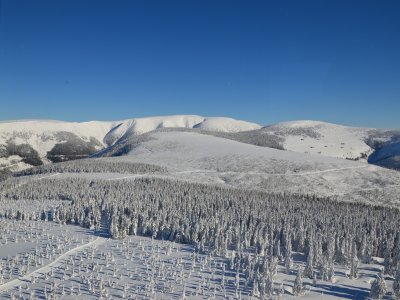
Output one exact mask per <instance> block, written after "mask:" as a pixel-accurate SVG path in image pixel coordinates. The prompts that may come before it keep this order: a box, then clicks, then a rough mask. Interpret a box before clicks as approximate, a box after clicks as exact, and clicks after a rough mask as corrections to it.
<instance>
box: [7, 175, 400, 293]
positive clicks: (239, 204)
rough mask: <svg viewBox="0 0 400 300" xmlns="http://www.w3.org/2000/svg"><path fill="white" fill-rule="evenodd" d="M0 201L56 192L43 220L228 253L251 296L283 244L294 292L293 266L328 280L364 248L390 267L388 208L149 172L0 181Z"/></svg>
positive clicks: (392, 242) (397, 261)
mask: <svg viewBox="0 0 400 300" xmlns="http://www.w3.org/2000/svg"><path fill="white" fill-rule="evenodd" d="M1 199H3V200H2V201H4V200H6V199H13V200H16V201H18V200H20V199H25V200H29V199H31V200H35V199H50V200H51V199H53V200H57V201H59V200H64V201H62V202H61V203H62V204H61V205H59V206H58V207H56V208H53V209H52V211H51V213H50V215H51V217H50V219H51V220H54V221H58V222H63V223H64V222H65V223H71V224H79V225H81V226H83V227H92V228H99V227H100V225H101V224H104V223H106V224H107V225H106V226H107V227H108V228H109V231H110V234H111V235H112V237H113V238H117V239H118V238H124V237H125V236H127V235H142V236H150V237H153V238H157V239H165V240H170V241H175V242H180V243H189V244H193V245H195V246H196V248H197V249H198V250H199V251H200V252H202V253H209V254H211V255H219V256H223V257H228V258H230V259H231V265H232V268H233V269H235V270H238V271H240V272H243V273H245V275H246V278H247V281H248V284H249V285H250V286H253V288H254V295H268V293H269V292H270V289H269V286H271V283H272V282H273V275H274V273H275V272H276V264H277V262H278V261H285V262H286V263H287V264H288V269H289V271H290V268H291V262H290V260H291V255H292V251H296V252H303V253H305V254H306V255H307V264H306V266H305V270H304V272H303V271H301V274H300V275H299V276H298V277H299V278H298V280H297V283H298V292H299V293H300V294H301V293H302V289H301V277H302V275H303V274H304V275H305V276H307V277H310V278H314V276H315V273H316V272H318V274H319V277H320V278H321V279H322V280H331V279H332V277H333V274H334V263H335V262H336V263H340V264H343V265H348V267H349V269H350V276H351V277H353V278H355V277H357V267H358V261H359V260H361V261H363V262H368V261H369V260H370V259H371V257H372V256H379V257H385V273H387V274H394V273H395V272H396V270H398V269H399V268H400V233H399V231H398V228H400V218H399V210H398V209H397V208H391V207H377V206H371V205H364V204H361V203H343V202H341V203H340V204H339V203H338V202H336V201H334V200H332V199H328V198H316V197H314V196H305V195H293V194H285V193H279V194H274V193H266V192H261V191H249V190H241V189H232V188H225V187H220V186H210V185H202V184H194V183H189V182H178V181H173V180H169V179H161V178H152V177H150V178H139V179H136V180H134V181H133V180H130V181H113V182H112V181H106V180H85V179H78V178H69V179H63V180H60V179H56V180H54V179H43V180H40V181H34V182H26V183H24V184H23V185H20V186H18V187H16V186H13V185H12V183H10V182H5V183H3V186H2V188H1V193H0V200H1ZM18 209H22V208H18ZM18 209H17V210H18ZM21 214H22V212H21ZM44 215H45V216H46V213H45V214H44Z"/></svg>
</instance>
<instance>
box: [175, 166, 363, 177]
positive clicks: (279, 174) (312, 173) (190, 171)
mask: <svg viewBox="0 0 400 300" xmlns="http://www.w3.org/2000/svg"><path fill="white" fill-rule="evenodd" d="M367 167H369V165H362V166H356V167H344V168H332V169H325V170H318V171H309V172H302V173H300V172H299V173H295V172H294V173H267V172H236V171H226V172H218V171H216V170H202V169H195V170H185V171H179V172H173V173H171V174H190V173H220V174H229V173H232V174H235V173H243V174H251V175H269V176H305V175H314V174H321V173H329V172H337V171H345V170H352V169H364V168H367Z"/></svg>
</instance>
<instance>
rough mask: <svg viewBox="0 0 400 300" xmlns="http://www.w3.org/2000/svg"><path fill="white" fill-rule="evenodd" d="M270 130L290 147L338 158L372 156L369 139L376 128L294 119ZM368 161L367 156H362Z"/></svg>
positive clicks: (285, 146) (303, 151)
mask: <svg viewBox="0 0 400 300" xmlns="http://www.w3.org/2000/svg"><path fill="white" fill-rule="evenodd" d="M267 130H268V131H270V132H273V133H275V134H278V135H280V136H282V137H283V138H284V139H285V142H284V148H285V149H286V150H290V151H295V152H301V153H312V154H320V155H325V156H331V157H338V158H349V159H356V158H358V159H360V158H361V156H362V155H366V156H368V155H369V154H371V153H372V151H373V149H372V148H371V147H369V146H368V145H367V144H366V143H365V138H366V137H367V135H368V132H369V131H370V130H372V129H369V128H357V127H348V126H342V125H336V124H331V123H326V122H319V121H309V120H303V121H291V122H283V123H278V124H276V125H272V126H269V127H267ZM301 130H310V131H313V132H315V133H316V135H317V136H315V137H314V136H313V137H310V136H307V135H306V134H301ZM361 160H362V161H364V162H366V159H361Z"/></svg>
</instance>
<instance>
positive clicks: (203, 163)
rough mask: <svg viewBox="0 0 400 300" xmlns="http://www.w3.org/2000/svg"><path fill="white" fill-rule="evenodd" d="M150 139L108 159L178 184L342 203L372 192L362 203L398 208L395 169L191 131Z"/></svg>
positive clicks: (154, 135) (399, 178) (398, 177)
mask: <svg viewBox="0 0 400 300" xmlns="http://www.w3.org/2000/svg"><path fill="white" fill-rule="evenodd" d="M151 137H152V139H151V140H149V141H147V142H143V143H142V144H141V145H139V146H138V147H136V148H135V149H133V150H132V151H131V152H130V153H129V154H128V155H127V156H121V157H115V158H113V159H116V160H120V161H127V162H128V161H129V162H142V163H150V164H155V165H160V166H163V167H167V168H168V169H169V171H170V173H169V176H173V177H174V178H177V179H180V180H191V181H196V182H203V183H214V184H228V185H231V186H234V187H243V188H253V189H254V188H255V189H262V190H268V191H276V192H278V191H279V192H280V191H287V192H296V193H308V194H317V195H321V196H324V195H330V196H332V195H336V196H338V197H340V198H341V199H342V200H355V199H356V200H359V198H362V197H359V196H358V193H359V192H362V191H363V190H365V189H372V190H375V189H376V190H379V191H380V192H385V193H387V194H388V195H386V196H385V197H382V198H379V199H368V201H370V202H372V203H373V202H375V203H378V202H379V203H381V204H384V203H382V201H385V202H386V204H387V203H391V204H394V205H399V204H400V198H399V196H398V194H399V193H398V192H399V191H400V186H399V184H398V183H399V182H400V172H397V171H392V170H387V169H384V168H381V167H377V166H374V165H368V164H364V163H361V162H355V161H350V160H345V159H339V158H333V157H327V156H322V155H313V154H304V153H296V152H291V151H282V150H276V149H271V148H266V147H259V146H254V145H249V144H244V143H240V142H236V141H232V140H228V139H224V138H219V137H214V136H210V135H204V134H199V133H193V132H155V133H152V134H151ZM125 177H126V175H125ZM376 201H378V202H376Z"/></svg>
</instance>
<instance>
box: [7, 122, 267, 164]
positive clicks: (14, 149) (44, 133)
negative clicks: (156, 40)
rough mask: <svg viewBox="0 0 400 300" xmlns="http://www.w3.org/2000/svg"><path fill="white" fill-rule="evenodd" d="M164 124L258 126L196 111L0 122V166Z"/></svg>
mask: <svg viewBox="0 0 400 300" xmlns="http://www.w3.org/2000/svg"><path fill="white" fill-rule="evenodd" d="M167 127H180V128H195V127H196V128H197V127H198V128H205V129H208V130H213V131H218V132H238V131H247V130H253V129H258V128H260V127H261V126H260V125H257V124H254V123H249V122H244V121H238V120H235V119H230V118H215V117H210V118H206V117H202V116H196V115H176V116H161V117H148V118H137V119H129V120H124V121H111V122H100V121H92V122H81V123H79V122H62V121H48V120H29V121H10V122H0V169H8V168H11V169H12V170H20V169H24V168H26V167H29V166H32V165H40V164H42V163H48V162H57V161H63V160H70V159H76V158H82V157H87V156H88V155H90V154H93V153H94V152H96V151H99V150H101V149H103V148H105V147H107V146H110V145H112V144H114V143H115V142H117V141H119V140H120V139H121V138H124V137H126V136H130V135H138V134H143V133H146V132H149V131H152V130H155V129H159V128H167Z"/></svg>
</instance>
